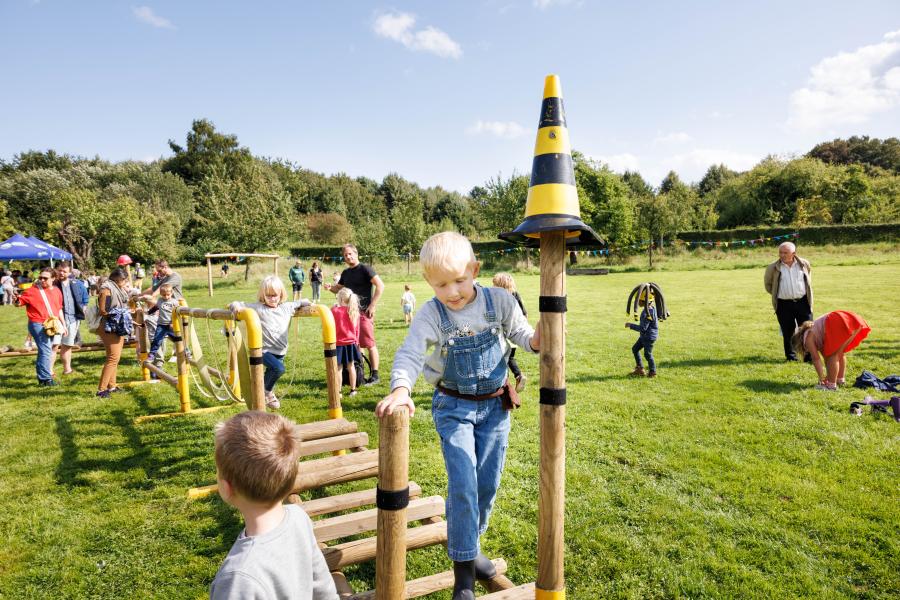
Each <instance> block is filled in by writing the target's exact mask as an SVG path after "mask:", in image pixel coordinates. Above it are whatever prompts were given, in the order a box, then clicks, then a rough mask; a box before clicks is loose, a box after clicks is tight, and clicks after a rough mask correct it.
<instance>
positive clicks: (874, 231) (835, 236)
mask: <svg viewBox="0 0 900 600" xmlns="http://www.w3.org/2000/svg"><path fill="white" fill-rule="evenodd" d="M794 232H799V233H800V242H799V243H802V244H806V245H816V244H852V243H855V242H896V241H897V240H898V239H900V223H881V224H877V225H819V226H815V227H742V228H739V229H721V230H714V231H684V232H682V233H679V234H678V235H677V236H676V237H677V238H678V239H680V240H682V241H684V242H706V241H709V242H728V241H733V240H751V239H758V238H770V237H775V236H776V235H784V234H787V233H794Z"/></svg>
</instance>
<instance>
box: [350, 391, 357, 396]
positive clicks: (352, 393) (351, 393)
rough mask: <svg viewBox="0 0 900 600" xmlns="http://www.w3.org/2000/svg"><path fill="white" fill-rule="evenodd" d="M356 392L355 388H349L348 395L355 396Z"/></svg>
mask: <svg viewBox="0 0 900 600" xmlns="http://www.w3.org/2000/svg"><path fill="white" fill-rule="evenodd" d="M357 393H358V392H357V391H356V390H350V394H349V395H350V396H355V395H356V394H357Z"/></svg>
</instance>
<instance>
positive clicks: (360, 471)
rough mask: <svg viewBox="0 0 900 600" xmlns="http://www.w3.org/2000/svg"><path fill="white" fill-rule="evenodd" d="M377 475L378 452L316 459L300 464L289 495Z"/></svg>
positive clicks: (367, 451) (365, 451) (370, 451)
mask: <svg viewBox="0 0 900 600" xmlns="http://www.w3.org/2000/svg"><path fill="white" fill-rule="evenodd" d="M376 475H378V450H364V451H362V452H355V453H353V454H346V455H344V456H331V457H328V458H318V459H315V460H308V461H304V462H302V463H300V472H299V473H298V474H297V479H296V481H295V482H294V489H293V490H291V493H294V494H299V493H300V492H304V491H306V490H313V489H316V488H321V487H325V486H328V485H334V484H337V483H345V482H347V481H358V480H360V479H368V478H369V477H375V476H376Z"/></svg>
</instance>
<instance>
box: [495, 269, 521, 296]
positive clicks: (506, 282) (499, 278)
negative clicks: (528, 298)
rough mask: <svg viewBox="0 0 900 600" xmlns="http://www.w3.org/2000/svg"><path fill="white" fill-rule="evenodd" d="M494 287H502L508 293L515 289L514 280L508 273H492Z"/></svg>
mask: <svg viewBox="0 0 900 600" xmlns="http://www.w3.org/2000/svg"><path fill="white" fill-rule="evenodd" d="M493 283H494V287H498V288H503V289H504V290H506V291H507V292H509V293H510V294H512V293H513V292H515V291H516V281H515V280H514V279H513V276H512V275H510V274H509V273H497V274H496V275H494V280H493Z"/></svg>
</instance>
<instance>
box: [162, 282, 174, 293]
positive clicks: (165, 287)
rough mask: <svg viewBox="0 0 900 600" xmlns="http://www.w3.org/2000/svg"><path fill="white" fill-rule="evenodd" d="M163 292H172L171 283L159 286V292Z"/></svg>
mask: <svg viewBox="0 0 900 600" xmlns="http://www.w3.org/2000/svg"><path fill="white" fill-rule="evenodd" d="M163 290H165V291H167V292H174V291H175V288H173V287H172V284H171V283H164V284H162V285H161V286H159V291H163Z"/></svg>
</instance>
